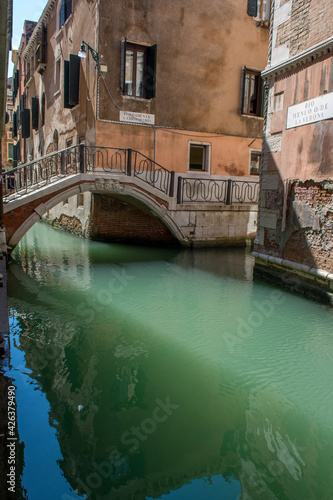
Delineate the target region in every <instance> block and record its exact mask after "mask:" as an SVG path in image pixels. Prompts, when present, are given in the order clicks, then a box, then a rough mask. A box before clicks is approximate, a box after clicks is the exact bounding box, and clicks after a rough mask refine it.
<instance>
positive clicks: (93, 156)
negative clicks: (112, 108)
mask: <svg viewBox="0 0 333 500" xmlns="http://www.w3.org/2000/svg"><path fill="white" fill-rule="evenodd" d="M2 188H3V200H4V210H3V211H4V228H5V232H6V238H7V245H8V247H9V249H13V248H14V247H15V246H16V245H17V244H18V242H19V241H20V239H21V238H22V237H23V236H24V234H25V233H26V232H27V231H28V230H29V229H30V228H31V227H32V226H33V224H34V223H35V222H36V221H38V220H40V218H41V217H42V216H43V215H44V214H46V213H47V212H48V211H49V210H51V209H52V208H53V207H54V206H56V205H58V204H59V203H61V202H63V201H64V200H67V199H68V198H70V197H72V196H75V195H78V194H80V193H84V192H87V191H89V192H91V193H93V195H94V196H96V199H98V197H103V199H105V198H108V199H113V200H117V201H118V202H119V203H120V205H121V206H123V207H126V206H130V207H134V208H133V210H135V214H136V215H135V217H134V216H133V214H134V212H133V210H132V211H128V210H127V211H126V213H125V214H123V217H122V214H121V213H120V211H119V206H118V208H117V220H118V222H119V221H123V226H124V232H125V233H126V231H128V232H129V234H132V233H133V230H134V229H135V231H136V232H138V231H139V232H140V231H143V234H144V227H146V228H147V227H150V228H151V231H155V232H156V233H159V232H160V228H163V229H164V230H165V231H164V236H163V237H162V236H161V238H162V241H161V242H163V238H164V237H165V235H166V234H167V233H168V234H169V235H170V238H171V239H172V238H173V239H174V241H175V242H178V244H180V245H182V246H216V245H221V246H222V245H229V246H232V245H245V244H246V243H248V242H249V241H251V240H252V239H253V238H254V237H255V233H256V219H257V201H258V191H259V186H258V182H257V181H254V180H253V179H252V178H239V177H234V178H227V177H223V176H211V175H209V174H208V173H204V172H200V173H193V174H192V173H191V174H189V173H187V174H179V173H175V172H172V171H169V170H167V169H165V168H164V167H162V166H161V165H158V164H157V163H156V162H154V161H153V160H151V159H149V158H147V157H146V156H144V155H142V154H141V153H139V152H138V151H133V150H131V149H126V150H124V149H119V148H104V147H96V146H94V147H93V146H84V145H80V146H73V147H70V148H68V149H65V150H62V151H57V152H56V153H53V154H51V155H48V156H45V157H43V158H39V159H38V160H36V161H34V162H31V163H28V164H25V165H20V166H18V167H16V168H14V169H13V170H11V171H9V172H6V173H5V174H4V175H3V178H2ZM95 205H96V207H95V210H98V209H101V206H102V205H101V204H99V208H97V205H98V204H97V203H95ZM110 206H111V205H110ZM110 206H109V208H108V209H107V210H106V212H105V213H103V217H99V222H100V221H101V220H103V221H105V220H107V219H108V217H111V216H112V213H111V212H112V208H111V209H110ZM92 211H93V208H92ZM138 212H139V213H140V214H142V217H141V218H140V217H139V218H138V216H137V214H138ZM92 215H93V218H94V219H95V220H98V217H97V218H96V214H93V212H92ZM126 217H127V219H133V220H132V227H131V220H127V219H126ZM125 222H126V223H125ZM103 224H104V222H103ZM134 226H135V227H134ZM95 229H96V228H95ZM162 233H163V230H162V229H161V234H162ZM124 236H125V237H126V234H124Z"/></svg>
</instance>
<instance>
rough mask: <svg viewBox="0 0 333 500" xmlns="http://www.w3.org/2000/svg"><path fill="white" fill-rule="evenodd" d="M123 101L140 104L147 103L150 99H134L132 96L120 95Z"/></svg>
mask: <svg viewBox="0 0 333 500" xmlns="http://www.w3.org/2000/svg"><path fill="white" fill-rule="evenodd" d="M122 97H123V98H124V100H125V101H141V102H149V101H151V99H147V98H146V97H136V96H134V95H124V94H123V95H122Z"/></svg>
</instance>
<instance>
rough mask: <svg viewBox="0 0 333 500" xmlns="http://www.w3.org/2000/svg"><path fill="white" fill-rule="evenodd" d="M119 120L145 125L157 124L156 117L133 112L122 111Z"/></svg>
mask: <svg viewBox="0 0 333 500" xmlns="http://www.w3.org/2000/svg"><path fill="white" fill-rule="evenodd" d="M119 120H120V121H121V122H127V123H144V124H145V125H154V124H155V115H149V114H148V113H132V112H131V111H120V115H119Z"/></svg>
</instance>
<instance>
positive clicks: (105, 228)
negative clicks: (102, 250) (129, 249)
mask: <svg viewBox="0 0 333 500" xmlns="http://www.w3.org/2000/svg"><path fill="white" fill-rule="evenodd" d="M88 235H89V237H90V238H91V239H93V240H100V241H109V242H115V243H132V244H133V243H134V244H145V245H149V244H151V245H167V246H178V245H179V244H178V241H177V240H176V238H175V237H174V236H173V235H172V234H171V232H170V231H169V229H168V228H167V227H166V226H165V224H164V223H163V222H161V221H160V220H159V219H158V218H157V217H155V216H153V215H152V214H151V213H150V212H149V210H148V209H147V208H146V207H144V206H143V205H142V206H140V207H139V206H135V205H134V204H132V203H128V202H127V201H126V202H125V201H123V200H120V199H117V198H114V197H109V196H106V195H101V194H94V195H93V200H92V208H91V220H90V225H89V230H88Z"/></svg>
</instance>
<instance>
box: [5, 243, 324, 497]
mask: <svg viewBox="0 0 333 500" xmlns="http://www.w3.org/2000/svg"><path fill="white" fill-rule="evenodd" d="M39 245H40V243H39V242H37V243H36V245H32V244H31V241H30V242H29V244H27V246H26V247H25V245H22V247H21V250H20V256H19V259H18V263H12V264H11V280H10V283H11V288H10V290H9V295H10V305H11V307H12V310H13V311H14V312H15V315H16V317H17V319H18V322H19V324H20V329H21V334H20V348H21V349H22V351H24V352H25V360H26V366H27V368H29V369H30V370H31V374H30V377H31V379H33V380H34V381H36V382H37V383H38V387H39V388H40V390H41V391H42V392H43V393H44V394H45V395H46V397H47V400H48V402H49V404H50V412H49V420H50V424H51V425H52V426H53V427H54V428H55V429H56V431H57V438H58V441H59V445H60V449H61V453H62V459H61V460H60V461H59V467H60V468H61V470H62V472H63V475H64V477H65V478H66V479H67V481H68V482H69V484H70V485H71V487H72V489H73V490H74V491H77V492H78V494H80V495H84V494H85V495H87V496H88V498H89V496H91V498H96V499H103V498H112V500H116V499H121V500H124V499H129V498H135V499H142V500H144V499H145V498H158V497H159V496H161V495H167V494H168V493H169V492H170V491H171V490H178V489H180V488H183V487H184V488H191V485H193V484H194V485H195V484H196V483H194V481H196V480H202V481H203V482H202V483H200V485H199V483H198V484H197V486H196V488H197V491H199V490H200V487H201V486H202V487H203V484H204V481H206V482H207V485H206V488H207V489H206V490H205V491H206V492H207V494H208V493H209V484H210V482H211V483H212V484H217V485H219V486H218V487H219V488H220V489H221V492H223V491H225V492H226V494H227V493H228V491H229V493H230V495H231V494H235V495H238V494H240V495H241V496H240V498H244V499H245V498H253V499H256V500H258V499H259V500H260V499H278V498H279V499H280V498H296V497H297V498H311V495H312V492H313V484H312V483H313V477H314V474H317V473H318V474H319V476H320V477H323V476H324V475H325V474H327V475H326V479H327V481H331V480H330V479H328V478H329V477H330V474H329V466H327V470H326V471H324V470H321V471H319V466H318V465H317V462H316V458H317V457H316V456H314V455H313V450H314V449H316V442H317V440H318V441H320V442H322V439H323V431H322V429H321V428H320V425H319V424H318V425H317V424H316V422H311V423H310V421H309V419H308V416H307V415H303V416H302V415H301V414H300V413H299V411H298V409H297V407H296V405H295V403H294V402H293V400H292V399H290V398H287V397H285V396H282V394H279V393H278V391H273V390H272V389H271V388H270V387H268V386H265V383H264V382H262V380H264V378H263V379H260V380H259V382H260V383H258V384H257V385H255V384H254V385H253V386H251V385H246V384H243V383H242V380H241V379H239V376H238V375H237V372H236V371H235V372H232V371H229V370H227V369H226V368H225V366H224V365H223V363H222V362H221V359H219V356H220V354H219V353H216V357H215V358H214V354H213V353H211V352H208V351H207V352H205V351H204V349H202V353H198V354H196V353H194V355H193V349H195V346H194V345H193V344H192V343H191V336H189V337H188V338H187V339H185V340H184V339H179V338H177V337H176V336H175V337H173V335H174V332H175V331H177V319H176V318H177V317H178V316H179V315H182V314H183V313H184V312H185V311H184V308H186V305H184V303H181V302H177V301H175V304H174V314H173V315H172V317H170V318H169V323H168V324H169V332H168V333H169V335H168V336H165V335H162V334H161V332H162V330H161V329H159V324H158V322H156V323H154V321H153V320H154V318H153V317H151V318H148V316H147V322H145V321H143V317H141V319H140V318H139V317H138V316H137V317H135V315H134V316H133V314H127V313H126V307H125V306H124V302H126V300H128V297H129V296H130V295H129V293H126V294H124V296H122V297H121V298H120V297H118V299H119V300H118V301H114V302H112V303H110V304H108V305H107V307H106V306H105V308H104V310H103V313H101V314H95V315H94V319H93V321H86V320H87V318H88V316H84V320H82V316H80V315H78V314H77V310H78V307H79V306H80V304H81V303H82V301H85V302H84V303H86V302H87V294H88V296H89V294H90V293H91V287H93V285H92V278H93V277H94V278H95V277H96V276H97V275H98V274H99V273H100V272H104V271H103V269H104V268H103V265H104V264H103V262H101V266H102V267H101V269H99V268H98V266H95V268H94V267H93V266H92V261H94V256H92V254H91V252H90V251H89V248H88V246H87V247H86V242H84V241H83V240H82V242H81V241H80V245H79V247H80V252H79V256H76V258H74V257H75V256H73V255H70V254H71V251H70V250H66V248H64V247H61V250H57V251H55V252H54V254H53V253H52V251H51V250H50V253H48V254H45V252H43V253H41V250H40V247H39ZM31 252H32V254H31ZM162 253H163V252H162ZM152 255H154V251H153V253H152V254H150V256H149V257H147V260H148V259H149V262H151V260H152ZM155 255H156V261H158V255H160V256H161V251H160V250H159V251H157V253H156V254H155ZM168 255H169V261H168V266H171V267H172V269H174V272H175V273H176V272H177V266H178V265H181V266H182V267H184V266H185V267H188V268H191V267H193V268H194V267H195V268H196V269H199V270H202V272H204V273H211V274H212V276H213V275H214V274H215V275H216V274H217V275H219V273H220V272H221V274H223V275H224V276H225V279H226V280H228V279H231V280H235V279H244V276H245V277H246V276H247V275H248V274H249V273H250V268H251V266H252V258H251V257H248V256H246V257H245V258H244V254H243V256H242V254H241V253H237V252H235V254H234V256H233V257H232V256H229V257H228V260H227V262H225V263H224V266H225V268H224V269H223V270H220V271H219V270H217V271H216V268H214V264H213V263H212V260H208V261H207V256H206V255H205V253H204V252H202V253H200V252H198V253H195V254H194V253H192V252H175V251H171V252H169V253H168ZM31 257H32V259H31ZM135 258H136V259H138V260H139V261H140V260H141V261H142V260H144V258H143V256H142V254H140V252H138V255H137V256H136V257H135ZM159 258H161V257H159ZM133 259H134V256H133ZM127 261H128V262H130V259H129V258H128V259H127ZM114 262H116V265H120V263H121V261H120V258H119V260H117V259H115V258H114ZM207 262H208V264H207ZM66 266H69V268H70V269H71V270H70V273H69V274H68V275H67V277H68V279H66V278H65V275H66V272H67V271H66ZM72 266H73V269H72ZM215 266H216V264H215ZM57 269H59V271H60V272H59V275H58V274H57V272H55V271H57ZM228 269H229V276H228V272H227V270H228ZM169 271H170V269H169ZM127 272H128V275H130V274H131V269H128V270H127ZM142 272H144V271H142ZM137 277H138V274H137V275H136V279H137ZM172 279H173V278H172V272H171V273H170V272H168V273H161V274H160V275H159V278H158V288H156V294H157V293H161V290H163V293H164V294H165V296H166V297H167V296H168V295H170V296H173V297H175V295H177V290H175V289H174V288H173V285H172ZM212 279H213V277H212ZM47 281H49V282H50V283H51V285H50V284H49V283H47ZM135 283H136V282H135V280H133V281H131V285H129V286H132V287H134V288H135V286H136V284H135ZM59 286H60V288H61V289H60V290H59ZM153 286H154V283H152V284H151V288H150V293H151V294H152V295H154V290H153V289H152V287H153ZM251 286H252V284H251V283H249V287H251ZM156 287H157V284H156ZM73 290H75V296H74V293H73ZM189 293H190V292H189ZM230 293H233V292H232V291H231V292H230ZM71 295H72V296H71ZM250 295H251V294H250ZM196 297H197V295H196ZM198 300H199V299H198ZM201 300H202V301H203V302H204V303H205V301H206V302H207V303H206V305H205V307H207V308H209V307H211V305H212V303H213V305H214V307H216V304H215V303H214V300H217V299H216V298H215V299H214V296H213V294H212V295H211V296H210V297H201ZM249 300H250V299H249ZM140 304H141V303H139V305H138V308H139V307H142V306H141V305H140ZM191 305H192V307H193V303H192V304H191ZM122 306H123V308H122ZM195 307H196V305H195V304H194V308H195ZM235 307H236V306H235ZM133 308H134V309H133V310H134V313H135V311H136V310H135V306H133ZM147 311H148V312H147V314H149V308H148V309H147ZM151 314H152V315H153V313H152V312H151ZM165 314H167V312H165V311H163V310H162V311H159V310H158V315H157V316H158V318H160V321H161V322H162V323H163V324H166V323H167V320H168V318H167V317H165V316H164V315H165ZM157 316H156V317H157ZM200 321H201V319H200V317H199V316H198V322H200ZM153 324H154V325H155V326H154V328H153V327H152V326H151V325H153ZM192 334H193V336H195V335H196V332H195V331H193V332H192ZM193 336H192V339H193V338H194V337H193ZM208 366H209V367H210V369H207V367H208ZM230 366H231V365H230ZM238 369H239V368H238ZM244 370H245V369H244ZM244 373H245V372H244ZM260 384H261V385H260ZM296 422H297V425H296ZM291 436H292V437H291ZM329 441H330V438H329V436H327V442H329ZM330 444H332V443H330ZM310 450H311V452H310ZM327 450H329V446H328V447H327ZM328 463H329V460H328ZM184 491H185V490H184ZM189 491H190V490H189ZM300 494H301V496H299V495H300ZM193 495H194V493H193ZM235 497H236V496H235ZM175 498H176V497H175ZM191 498H193V499H195V496H193V497H191ZM198 498H199V497H198ZM205 498H206V497H205ZM207 498H209V497H208V496H207Z"/></svg>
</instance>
